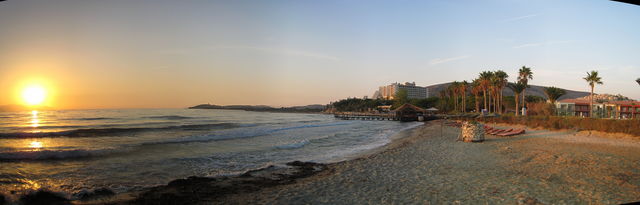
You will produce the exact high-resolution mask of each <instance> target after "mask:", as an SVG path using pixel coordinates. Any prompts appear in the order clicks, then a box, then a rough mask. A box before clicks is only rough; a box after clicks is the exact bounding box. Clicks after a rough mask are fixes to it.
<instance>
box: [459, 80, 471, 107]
mask: <svg viewBox="0 0 640 205" xmlns="http://www.w3.org/2000/svg"><path fill="white" fill-rule="evenodd" d="M467 87H469V82H467V81H466V80H463V81H462V82H461V83H460V94H461V95H462V112H463V113H464V112H467V101H466V96H467Z"/></svg>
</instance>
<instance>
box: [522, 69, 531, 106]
mask: <svg viewBox="0 0 640 205" xmlns="http://www.w3.org/2000/svg"><path fill="white" fill-rule="evenodd" d="M529 80H533V72H531V68H527V67H525V66H522V68H520V70H519V71H518V81H519V82H521V83H522V84H524V85H525V89H524V90H522V107H525V104H526V101H525V100H524V99H525V97H526V95H527V93H526V92H527V88H526V87H529Z"/></svg>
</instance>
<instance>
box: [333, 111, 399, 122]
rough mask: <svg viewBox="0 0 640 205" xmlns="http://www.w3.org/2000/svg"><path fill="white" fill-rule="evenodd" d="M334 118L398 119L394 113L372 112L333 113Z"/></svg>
mask: <svg viewBox="0 0 640 205" xmlns="http://www.w3.org/2000/svg"><path fill="white" fill-rule="evenodd" d="M333 116H334V117H335V118H339V119H341V120H388V121H397V120H400V118H398V117H397V116H396V115H395V114H373V113H335V114H334V115H333Z"/></svg>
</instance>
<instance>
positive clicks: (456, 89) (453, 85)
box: [449, 81, 460, 111]
mask: <svg viewBox="0 0 640 205" xmlns="http://www.w3.org/2000/svg"><path fill="white" fill-rule="evenodd" d="M449 89H450V90H451V94H452V95H453V110H456V111H457V110H458V93H460V82H458V81H453V83H451V84H450V85H449Z"/></svg>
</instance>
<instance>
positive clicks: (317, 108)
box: [189, 104, 326, 112]
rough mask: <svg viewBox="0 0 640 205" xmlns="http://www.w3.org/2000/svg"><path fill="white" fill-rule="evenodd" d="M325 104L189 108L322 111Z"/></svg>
mask: <svg viewBox="0 0 640 205" xmlns="http://www.w3.org/2000/svg"><path fill="white" fill-rule="evenodd" d="M325 108H326V106H324V105H319V104H316V105H305V106H293V107H280V108H275V107H271V106H266V105H211V104H200V105H196V106H193V107H189V109H222V110H245V111H264V112H322V111H324V110H325Z"/></svg>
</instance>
